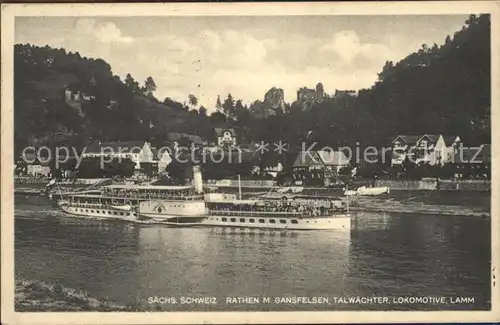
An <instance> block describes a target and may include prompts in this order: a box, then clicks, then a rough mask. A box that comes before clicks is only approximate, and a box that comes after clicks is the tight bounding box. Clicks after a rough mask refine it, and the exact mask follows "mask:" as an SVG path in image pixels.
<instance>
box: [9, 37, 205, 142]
mask: <svg viewBox="0 0 500 325" xmlns="http://www.w3.org/2000/svg"><path fill="white" fill-rule="evenodd" d="M14 71H15V73H14V107H15V110H14V120H15V144H16V148H21V147H22V146H25V145H27V144H35V145H42V144H45V145H55V144H57V143H68V142H70V143H71V142H74V143H75V144H80V145H83V144H85V143H87V142H88V141H89V140H91V139H99V140H137V139H144V140H146V139H150V138H154V137H159V138H165V133H166V132H172V131H179V130H181V129H182V130H186V128H187V129H190V130H189V131H192V132H193V133H195V134H196V133H200V132H202V133H203V132H205V133H206V132H210V130H208V131H207V123H206V122H205V120H206V118H205V117H203V116H198V111H194V112H193V110H192V111H191V112H189V107H188V106H186V105H184V104H181V103H178V102H175V101H173V100H171V99H169V98H166V99H165V100H164V101H163V102H159V101H158V100H157V99H156V98H155V97H154V95H153V93H154V91H155V89H156V86H155V84H154V80H153V79H152V78H151V77H150V78H148V79H147V80H146V81H145V82H144V85H143V86H140V84H139V82H137V81H135V80H134V79H133V77H132V76H131V75H130V74H129V75H127V77H126V79H125V80H124V81H121V80H120V78H119V77H118V76H114V75H113V73H112V70H111V67H110V65H109V64H107V63H106V62H105V61H103V60H101V59H91V58H85V57H81V56H80V54H79V53H71V52H69V53H67V52H66V51H65V50H64V49H53V48H50V47H49V46H45V47H38V46H32V45H29V44H25V45H24V44H23V45H21V44H17V45H15V47H14ZM186 123H187V124H188V125H186ZM200 123H201V124H203V125H201V126H200ZM202 135H205V134H202Z"/></svg>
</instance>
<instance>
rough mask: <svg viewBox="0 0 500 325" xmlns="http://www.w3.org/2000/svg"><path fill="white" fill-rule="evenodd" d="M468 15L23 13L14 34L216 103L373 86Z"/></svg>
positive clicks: (166, 90) (181, 96)
mask: <svg viewBox="0 0 500 325" xmlns="http://www.w3.org/2000/svg"><path fill="white" fill-rule="evenodd" d="M466 19H467V15H435V16H424V15H411V16H410V15H408V16H401V15H400V16H397V15H394V16H389V15H387V16H381V15H378V16H375V15H373V16H371V15H370V16H362V15H356V16H184V17H183V16H174V17H172V16H170V17H168V16H158V17H102V16H101V17H81V16H80V17H17V18H16V21H15V42H16V43H30V44H35V45H41V46H45V45H49V46H51V47H55V48H61V47H62V48H64V49H66V50H67V51H72V52H76V51H77V52H79V53H80V55H82V56H85V57H89V58H102V59H103V60H105V61H106V62H108V63H109V64H110V65H111V68H112V70H113V73H114V74H115V75H118V76H120V77H121V78H122V80H123V79H124V77H125V76H126V74H127V73H130V74H131V75H132V76H133V77H134V78H135V79H136V80H138V81H139V82H141V84H142V83H143V82H144V80H145V79H146V78H147V77H149V76H151V77H153V79H154V81H155V83H156V85H157V90H156V92H155V96H156V97H157V98H158V99H160V100H163V99H164V98H165V97H170V98H172V99H175V100H177V101H180V102H184V101H187V100H188V95H189V94H193V95H195V96H196V97H198V99H199V104H201V105H203V106H205V107H206V108H207V109H208V111H209V112H213V111H214V106H215V102H216V99H217V95H219V94H220V96H221V99H222V100H223V99H224V98H226V97H227V94H228V93H231V95H232V96H233V97H234V98H235V99H241V100H242V101H243V102H244V103H246V104H249V103H251V102H253V101H255V100H257V99H260V100H263V99H264V95H265V93H266V91H267V90H269V89H270V88H272V87H278V88H282V89H283V90H284V93H285V101H286V102H289V103H291V102H293V101H294V100H295V99H296V96H297V90H298V89H299V88H300V87H304V86H305V87H308V88H314V87H315V85H316V84H317V83H318V82H321V83H322V84H323V86H324V89H325V92H327V93H329V94H332V93H334V92H335V90H336V89H341V90H345V89H353V90H359V89H362V88H368V87H370V86H371V85H372V84H373V83H374V82H375V81H376V79H377V73H379V72H380V71H381V69H382V66H383V65H384V63H385V61H388V60H392V61H399V60H401V59H403V58H404V57H405V56H407V55H408V54H410V53H411V52H414V51H416V50H418V49H419V48H420V47H421V46H422V44H428V45H432V44H434V43H436V44H438V45H440V44H442V43H443V42H444V40H445V37H446V35H453V33H454V32H456V31H458V30H460V29H461V27H462V25H463V24H464V22H465V20H466Z"/></svg>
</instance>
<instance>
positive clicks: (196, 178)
mask: <svg viewBox="0 0 500 325" xmlns="http://www.w3.org/2000/svg"><path fill="white" fill-rule="evenodd" d="M193 187H194V190H195V191H196V192H197V193H203V178H202V177H201V168H200V166H193Z"/></svg>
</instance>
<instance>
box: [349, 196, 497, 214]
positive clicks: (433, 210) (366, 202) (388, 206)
mask: <svg viewBox="0 0 500 325" xmlns="http://www.w3.org/2000/svg"><path fill="white" fill-rule="evenodd" d="M350 200H351V204H350V206H351V211H353V212H383V213H393V214H422V215H443V216H462V217H477V218H489V217H490V209H489V208H488V207H481V206H467V205H457V204H428V203H424V202H423V201H422V200H421V198H420V199H419V198H418V197H417V198H415V199H414V200H412V199H406V200H401V199H399V200H397V199H395V198H393V197H385V198H380V197H362V196H359V197H353V198H350Z"/></svg>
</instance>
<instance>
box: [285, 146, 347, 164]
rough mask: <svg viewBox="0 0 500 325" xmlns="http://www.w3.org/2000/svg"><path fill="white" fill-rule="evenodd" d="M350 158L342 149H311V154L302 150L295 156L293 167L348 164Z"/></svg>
mask: <svg viewBox="0 0 500 325" xmlns="http://www.w3.org/2000/svg"><path fill="white" fill-rule="evenodd" d="M347 165H349V159H347V156H346V155H345V153H344V152H342V151H327V150H319V151H311V152H310V154H308V153H305V152H300V153H299V154H298V155H297V158H295V162H294V163H293V167H311V166H347Z"/></svg>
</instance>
